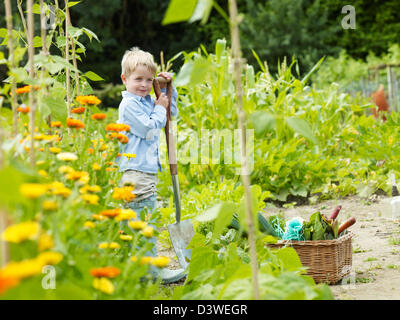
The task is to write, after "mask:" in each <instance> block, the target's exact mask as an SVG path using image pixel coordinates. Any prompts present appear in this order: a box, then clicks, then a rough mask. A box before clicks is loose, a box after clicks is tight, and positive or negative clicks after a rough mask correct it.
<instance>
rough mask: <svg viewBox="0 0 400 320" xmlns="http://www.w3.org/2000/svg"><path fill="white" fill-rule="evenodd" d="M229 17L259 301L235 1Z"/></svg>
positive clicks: (254, 269) (257, 291) (248, 217)
mask: <svg viewBox="0 0 400 320" xmlns="http://www.w3.org/2000/svg"><path fill="white" fill-rule="evenodd" d="M229 16H230V30H231V41H232V56H233V63H234V73H235V87H236V97H237V114H238V122H239V130H240V131H241V162H242V174H241V178H242V182H243V186H244V190H245V206H246V219H247V224H248V228H249V237H248V239H249V246H250V263H251V270H252V284H253V294H254V298H255V299H256V300H259V299H260V293H259V285H258V264H257V251H256V240H255V228H254V218H253V213H252V208H251V193H250V173H249V169H248V164H247V155H246V124H245V121H246V119H245V113H244V110H243V88H242V62H241V59H242V57H241V49H240V36H239V18H238V12H237V4H236V0H229Z"/></svg>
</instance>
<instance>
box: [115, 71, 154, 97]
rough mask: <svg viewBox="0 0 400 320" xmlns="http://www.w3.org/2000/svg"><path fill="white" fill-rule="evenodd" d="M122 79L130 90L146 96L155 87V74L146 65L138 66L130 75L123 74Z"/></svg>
mask: <svg viewBox="0 0 400 320" xmlns="http://www.w3.org/2000/svg"><path fill="white" fill-rule="evenodd" d="M121 79H122V82H123V83H124V85H125V87H126V90H127V91H128V92H130V93H133V94H136V95H137V96H140V97H145V96H147V95H148V94H149V93H150V91H151V89H152V87H153V79H154V74H153V73H152V72H151V71H149V70H148V69H147V68H146V67H145V66H138V67H137V68H136V70H135V71H134V72H132V73H131V74H130V75H129V76H128V77H125V76H124V75H123V74H122V75H121Z"/></svg>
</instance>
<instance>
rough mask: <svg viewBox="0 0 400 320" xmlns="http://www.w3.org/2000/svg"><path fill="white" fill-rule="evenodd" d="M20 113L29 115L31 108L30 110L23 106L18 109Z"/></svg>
mask: <svg viewBox="0 0 400 320" xmlns="http://www.w3.org/2000/svg"><path fill="white" fill-rule="evenodd" d="M17 111H18V112H21V113H28V112H29V111H31V108H29V107H28V106H25V105H22V106H21V107H18V108H17Z"/></svg>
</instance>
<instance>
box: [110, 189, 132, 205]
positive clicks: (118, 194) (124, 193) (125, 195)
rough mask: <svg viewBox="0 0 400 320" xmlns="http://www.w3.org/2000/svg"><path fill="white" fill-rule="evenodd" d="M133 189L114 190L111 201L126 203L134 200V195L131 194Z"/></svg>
mask: <svg viewBox="0 0 400 320" xmlns="http://www.w3.org/2000/svg"><path fill="white" fill-rule="evenodd" d="M132 191H133V187H132V186H129V187H122V188H114V192H113V195H112V197H113V199H115V200H125V201H127V202H129V201H132V200H133V199H135V195H134V194H133V193H132Z"/></svg>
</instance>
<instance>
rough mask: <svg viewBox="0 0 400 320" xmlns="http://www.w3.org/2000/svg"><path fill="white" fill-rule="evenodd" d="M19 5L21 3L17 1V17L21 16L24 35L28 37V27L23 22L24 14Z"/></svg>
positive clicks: (24, 21)
mask: <svg viewBox="0 0 400 320" xmlns="http://www.w3.org/2000/svg"><path fill="white" fill-rule="evenodd" d="M21 3H22V1H19V0H17V7H18V11H19V15H20V16H21V20H22V25H23V26H24V31H25V34H26V35H28V27H27V26H26V20H25V16H24V12H23V11H22V7H21Z"/></svg>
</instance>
